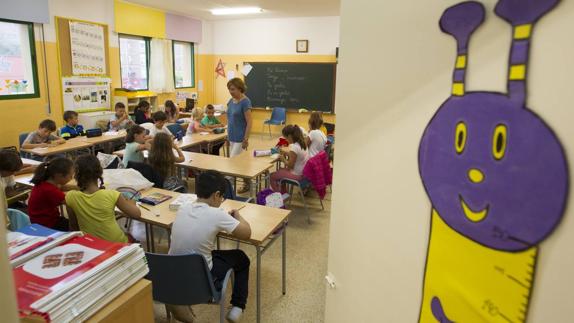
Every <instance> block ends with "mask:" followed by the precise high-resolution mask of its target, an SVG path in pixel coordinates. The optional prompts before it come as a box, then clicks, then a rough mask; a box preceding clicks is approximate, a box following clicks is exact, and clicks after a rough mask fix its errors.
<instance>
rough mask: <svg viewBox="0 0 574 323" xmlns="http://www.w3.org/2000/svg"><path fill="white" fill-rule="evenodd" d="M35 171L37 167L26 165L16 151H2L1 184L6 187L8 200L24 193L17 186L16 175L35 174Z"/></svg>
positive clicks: (0, 162) (0, 156) (0, 161)
mask: <svg viewBox="0 0 574 323" xmlns="http://www.w3.org/2000/svg"><path fill="white" fill-rule="evenodd" d="M35 169H36V166H32V165H24V163H22V159H21V158H20V155H18V153H17V152H16V151H15V150H11V149H0V184H1V186H2V187H4V189H5V193H6V197H7V198H10V197H13V196H15V195H17V194H19V193H20V192H21V191H22V190H21V189H20V188H19V185H17V183H16V180H15V178H14V175H20V174H27V173H33V172H34V170H35Z"/></svg>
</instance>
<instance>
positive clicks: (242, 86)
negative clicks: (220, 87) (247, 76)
mask: <svg viewBox="0 0 574 323" xmlns="http://www.w3.org/2000/svg"><path fill="white" fill-rule="evenodd" d="M232 85H233V86H234V87H235V88H237V89H238V90H239V91H241V93H245V91H247V86H245V83H244V82H243V80H242V79H240V78H238V77H235V78H232V79H231V80H229V82H227V89H229V87H231V86H232Z"/></svg>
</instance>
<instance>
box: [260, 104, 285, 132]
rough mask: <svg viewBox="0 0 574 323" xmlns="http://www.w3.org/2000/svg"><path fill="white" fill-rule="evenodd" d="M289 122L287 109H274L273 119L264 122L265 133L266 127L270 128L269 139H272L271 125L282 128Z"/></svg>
mask: <svg viewBox="0 0 574 323" xmlns="http://www.w3.org/2000/svg"><path fill="white" fill-rule="evenodd" d="M286 122H287V110H286V109H285V108H273V111H272V112H271V119H268V120H265V121H263V132H264V131H265V125H267V126H268V127H269V138H271V125H275V126H280V125H285V123H286Z"/></svg>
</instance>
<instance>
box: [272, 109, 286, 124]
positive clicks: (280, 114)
mask: <svg viewBox="0 0 574 323" xmlns="http://www.w3.org/2000/svg"><path fill="white" fill-rule="evenodd" d="M271 120H273V121H279V122H285V121H286V120H287V109H285V108H279V107H275V108H273V111H271Z"/></svg>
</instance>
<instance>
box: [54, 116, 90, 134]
mask: <svg viewBox="0 0 574 323" xmlns="http://www.w3.org/2000/svg"><path fill="white" fill-rule="evenodd" d="M64 121H66V125H65V126H63V127H62V128H61V129H60V137H62V138H64V139H66V140H68V139H70V138H75V137H77V136H84V135H85V134H86V133H85V132H84V127H82V125H79V124H78V113H77V112H76V111H66V112H64Z"/></svg>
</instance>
